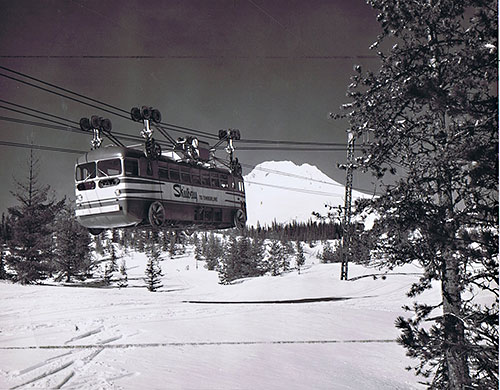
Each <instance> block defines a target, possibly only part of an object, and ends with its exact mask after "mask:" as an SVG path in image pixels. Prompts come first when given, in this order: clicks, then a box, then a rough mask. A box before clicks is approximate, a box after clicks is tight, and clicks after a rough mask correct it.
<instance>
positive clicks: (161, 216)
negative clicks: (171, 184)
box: [148, 201, 165, 229]
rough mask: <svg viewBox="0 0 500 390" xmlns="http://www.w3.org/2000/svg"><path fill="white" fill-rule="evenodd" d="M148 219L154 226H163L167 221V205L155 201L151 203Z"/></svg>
mask: <svg viewBox="0 0 500 390" xmlns="http://www.w3.org/2000/svg"><path fill="white" fill-rule="evenodd" d="M148 221H149V224H150V225H151V226H152V227H153V228H156V229H158V228H161V227H162V226H163V224H164V223H165V207H163V205H162V204H161V202H158V201H155V202H153V203H151V204H150V205H149V210H148Z"/></svg>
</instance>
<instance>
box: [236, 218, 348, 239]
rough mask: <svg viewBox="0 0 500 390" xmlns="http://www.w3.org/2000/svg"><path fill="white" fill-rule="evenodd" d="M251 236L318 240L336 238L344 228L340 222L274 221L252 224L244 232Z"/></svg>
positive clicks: (339, 236)
mask: <svg viewBox="0 0 500 390" xmlns="http://www.w3.org/2000/svg"><path fill="white" fill-rule="evenodd" d="M244 234H245V235H246V236H248V237H251V238H259V239H275V240H288V241H304V242H312V241H318V240H335V239H339V238H341V236H342V228H341V226H340V224H338V223H331V222H316V221H312V220H309V221H307V222H296V221H293V222H292V223H287V224H283V223H277V222H276V221H274V222H273V223H272V224H271V226H267V225H266V226H264V227H262V226H260V224H259V223H257V226H255V227H254V226H250V227H247V228H246V231H245V233H244Z"/></svg>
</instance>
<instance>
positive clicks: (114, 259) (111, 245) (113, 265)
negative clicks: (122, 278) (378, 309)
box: [107, 239, 118, 272]
mask: <svg viewBox="0 0 500 390" xmlns="http://www.w3.org/2000/svg"><path fill="white" fill-rule="evenodd" d="M115 245H116V244H115V241H113V239H111V240H108V243H107V251H108V253H109V262H110V269H111V272H116V271H118V255H117V253H116V247H115Z"/></svg>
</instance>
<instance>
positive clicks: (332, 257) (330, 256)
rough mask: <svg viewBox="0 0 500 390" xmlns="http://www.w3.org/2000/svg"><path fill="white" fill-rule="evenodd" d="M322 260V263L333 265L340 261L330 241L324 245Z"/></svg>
mask: <svg viewBox="0 0 500 390" xmlns="http://www.w3.org/2000/svg"><path fill="white" fill-rule="evenodd" d="M320 259H321V262H322V263H333V262H334V261H336V260H338V256H336V253H335V251H334V250H333V248H332V244H330V241H325V243H324V244H323V252H321V255H320Z"/></svg>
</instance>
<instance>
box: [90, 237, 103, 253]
mask: <svg viewBox="0 0 500 390" xmlns="http://www.w3.org/2000/svg"><path fill="white" fill-rule="evenodd" d="M93 237H94V238H93V239H94V243H95V252H96V253H97V254H99V255H104V246H103V245H102V238H101V235H100V234H98V235H96V236H93Z"/></svg>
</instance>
